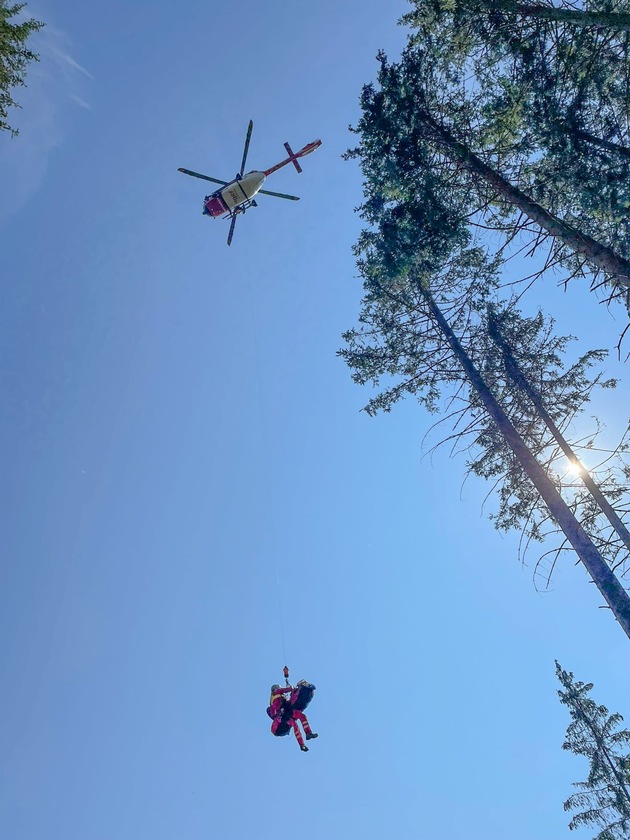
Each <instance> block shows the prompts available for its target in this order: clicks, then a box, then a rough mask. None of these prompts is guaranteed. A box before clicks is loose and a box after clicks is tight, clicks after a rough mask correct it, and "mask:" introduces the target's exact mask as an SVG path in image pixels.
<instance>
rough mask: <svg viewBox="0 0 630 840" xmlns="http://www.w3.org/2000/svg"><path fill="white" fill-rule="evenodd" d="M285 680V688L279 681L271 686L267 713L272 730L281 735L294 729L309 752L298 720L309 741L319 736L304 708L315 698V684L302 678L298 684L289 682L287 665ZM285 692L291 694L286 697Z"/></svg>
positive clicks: (303, 746)
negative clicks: (311, 725)
mask: <svg viewBox="0 0 630 840" xmlns="http://www.w3.org/2000/svg"><path fill="white" fill-rule="evenodd" d="M284 681H285V683H286V685H285V686H284V688H283V687H282V686H280V685H278V684H277V683H276V684H275V685H272V686H271V697H270V700H269V706H268V707H267V714H268V715H269V717H270V718H271V719H272V723H271V732H272V734H273V735H276V736H277V737H280V736H282V735H288V734H289V732H290V731H291V730H293V734H294V735H295V739H296V741H297V742H298V745H299V747H300V749H301V750H302V752H308V747H307V746H306V744H305V743H304V739H303V738H302V732H301V731H300V727H299V725H298V722H299V723H301V724H302V726H303V727H304V734H305V736H306V740H307V741H310V740H312V739H313V738H317V733H316V732H313V731H312V730H311V727H310V724H309V722H308V718H307V717H306V715H305V714H304V709H305V708H306V707H307V706H308V704H309V703H310V702H311V700H312V699H313V694H314V693H315V686H314V685H313V684H312V683H309V682H307V681H306V680H300V681H299V682H298V683H297V685H295V686H292V685H291V684H290V683H289V668H288V667H287V666H286V665H285V666H284ZM285 694H288V695H289V696H288V697H285Z"/></svg>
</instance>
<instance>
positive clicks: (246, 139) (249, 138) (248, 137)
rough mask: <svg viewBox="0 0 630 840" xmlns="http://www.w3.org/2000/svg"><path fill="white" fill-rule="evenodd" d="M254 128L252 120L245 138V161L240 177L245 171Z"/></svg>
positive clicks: (242, 162)
mask: <svg viewBox="0 0 630 840" xmlns="http://www.w3.org/2000/svg"><path fill="white" fill-rule="evenodd" d="M253 127H254V121H253V120H250V121H249V125H248V126H247V135H246V137H245V148H244V149H243V160H242V161H241V168H240V171H239V175H242V174H243V172H244V171H245V161H246V160H247V152H248V151H249V141H250V140H251V138H252V129H253Z"/></svg>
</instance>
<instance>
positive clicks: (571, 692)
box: [556, 662, 630, 840]
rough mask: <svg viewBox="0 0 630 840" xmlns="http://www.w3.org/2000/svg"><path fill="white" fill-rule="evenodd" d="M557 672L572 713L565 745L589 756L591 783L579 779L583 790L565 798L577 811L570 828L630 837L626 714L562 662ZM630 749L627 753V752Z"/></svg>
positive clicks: (603, 837) (615, 839) (602, 839)
mask: <svg viewBox="0 0 630 840" xmlns="http://www.w3.org/2000/svg"><path fill="white" fill-rule="evenodd" d="M556 676H557V677H558V679H559V680H560V683H561V685H562V688H561V689H560V690H559V691H558V696H559V697H560V702H561V703H562V704H563V705H564V706H566V707H567V708H568V710H569V713H570V715H571V723H570V724H569V727H568V728H567V733H566V739H565V741H564V743H563V745H562V748H563V749H564V750H569V751H570V752H573V753H575V754H576V755H583V756H585V757H586V758H588V761H589V773H588V777H587V779H586V781H585V782H577V783H576V784H575V787H577V788H578V792H577V793H574V794H573V795H572V796H570V797H569V798H568V799H567V801H566V802H565V803H564V809H565V811H575V812H577V813H575V814H574V816H573V818H572V819H571V822H570V823H569V828H571V829H574V828H578V827H580V826H588V827H594V828H596V829H598V833H597V834H596V835H595V836H594V838H593V840H627V838H628V837H629V836H630V731H629V730H628V729H620V725H621V723H622V722H623V718H622V716H621V715H620V714H616V713H614V714H610V713H609V711H608V709H607V708H606V707H605V706H600V705H598V704H597V703H595V701H594V700H593V699H592V698H591V697H589V694H590V692H591V689H592V688H593V684H592V683H586V684H585V683H583V682H579V681H576V680H575V679H574V677H573V674H572V673H571V672H570V671H564V670H563V669H562V668H561V667H560V665H559V664H558V663H557V662H556ZM624 749H625V752H624Z"/></svg>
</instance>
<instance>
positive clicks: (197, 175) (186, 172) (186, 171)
mask: <svg viewBox="0 0 630 840" xmlns="http://www.w3.org/2000/svg"><path fill="white" fill-rule="evenodd" d="M177 171H178V172H183V173H184V175H192V176H193V178H203V180H204V181H212V183H213V184H222V185H223V186H225V185H226V184H227V183H228V182H227V181H219V179H218V178H211V177H210V176H209V175H202V174H201V173H200V172H193V171H192V169H182V167H181V166H180V167H179V169H178V170H177Z"/></svg>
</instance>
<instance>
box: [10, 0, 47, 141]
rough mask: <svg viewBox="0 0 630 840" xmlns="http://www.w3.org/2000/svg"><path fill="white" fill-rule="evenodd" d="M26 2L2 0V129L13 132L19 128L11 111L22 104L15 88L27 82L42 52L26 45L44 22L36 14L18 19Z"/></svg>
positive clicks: (16, 132)
mask: <svg viewBox="0 0 630 840" xmlns="http://www.w3.org/2000/svg"><path fill="white" fill-rule="evenodd" d="M25 6H26V4H25V3H9V0H0V131H9V132H10V133H11V134H12V135H13V136H15V135H16V134H18V131H17V130H16V129H14V128H12V127H11V125H10V124H9V122H8V112H9V108H19V107H20V106H19V105H18V103H17V102H16V101H15V99H14V98H13V90H14V88H16V87H18V86H20V85H25V77H26V68H27V66H28V65H29V63H30V62H31V61H39V56H38V55H37V54H36V53H34V52H33V51H32V50H30V49H29V48H28V47H27V46H26V42H27V41H28V39H29V37H30V36H31V35H32V34H33V32H37V31H38V30H40V29H41V28H42V27H43V26H44V24H43V23H41V22H40V21H37V20H35V19H34V18H30V19H29V20H23V21H21V22H20V23H16V22H15V21H14V19H15V17H16V16H17V15H19V13H20V12H21V11H22V9H24V7H25Z"/></svg>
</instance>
